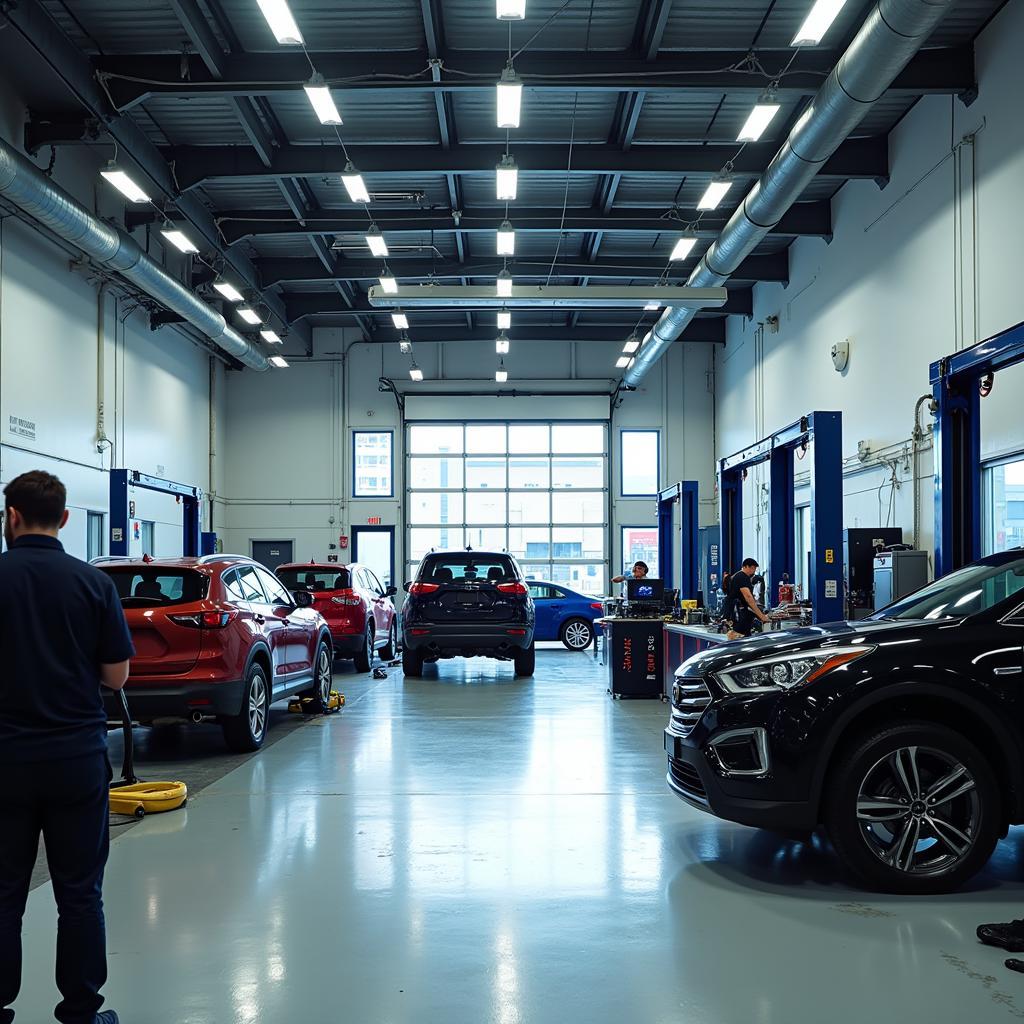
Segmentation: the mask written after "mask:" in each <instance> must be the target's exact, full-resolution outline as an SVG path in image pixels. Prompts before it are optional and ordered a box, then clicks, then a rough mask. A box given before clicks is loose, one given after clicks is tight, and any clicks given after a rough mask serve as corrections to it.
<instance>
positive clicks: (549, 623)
mask: <svg viewBox="0 0 1024 1024" xmlns="http://www.w3.org/2000/svg"><path fill="white" fill-rule="evenodd" d="M526 585H527V586H528V587H529V588H530V596H531V597H532V598H533V606H534V608H536V609H537V625H536V627H535V631H534V638H535V639H537V640H561V641H562V643H563V644H565V646H566V647H568V648H569V650H570V651H585V650H586V649H587V648H588V647H589V646H590V644H591V642H592V641H593V639H594V633H595V632H596V631H597V629H598V628H599V627H597V626H595V625H594V619H597V618H600V617H601V614H602V612H603V611H604V606H603V605H602V604H601V602H600V601H596V600H595V599H594V598H592V597H588V596H587V595H586V594H580V593H578V592H577V591H575V590H570V589H569V588H568V587H564V586H562V584H561V583H548V582H547V581H546V580H527V581H526Z"/></svg>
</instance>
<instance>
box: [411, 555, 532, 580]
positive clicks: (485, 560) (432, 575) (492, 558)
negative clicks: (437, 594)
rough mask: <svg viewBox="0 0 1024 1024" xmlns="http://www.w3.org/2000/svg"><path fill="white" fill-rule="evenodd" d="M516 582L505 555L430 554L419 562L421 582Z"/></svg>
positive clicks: (507, 557)
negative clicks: (420, 565)
mask: <svg viewBox="0 0 1024 1024" xmlns="http://www.w3.org/2000/svg"><path fill="white" fill-rule="evenodd" d="M514 579H517V576H516V570H515V565H514V564H513V562H512V559H511V558H509V556H508V555H483V554H481V555H477V554H474V553H473V552H472V551H467V552H466V553H465V554H461V553H460V554H454V555H433V556H429V557H427V558H426V559H424V561H423V567H422V569H421V570H420V581H421V582H423V583H504V582H506V581H508V580H514Z"/></svg>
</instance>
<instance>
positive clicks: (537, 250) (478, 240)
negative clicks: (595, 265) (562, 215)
mask: <svg viewBox="0 0 1024 1024" xmlns="http://www.w3.org/2000/svg"><path fill="white" fill-rule="evenodd" d="M513 216H514V214H513ZM512 223H513V226H514V225H515V220H513V221H512ZM585 237H586V235H585V234H584V233H582V232H579V231H567V232H565V233H564V234H563V235H562V243H561V245H560V246H558V232H557V231H519V232H517V233H516V255H515V260H514V261H513V262H516V261H518V260H521V259H531V258H538V257H541V258H543V259H545V260H548V261H550V260H551V258H552V257H553V256H554V255H555V247H556V246H558V252H559V258H565V257H567V256H578V255H579V254H580V252H581V251H582V247H583V241H584V239H585ZM468 238H469V255H470V256H471V257H472V258H473V259H498V257H497V255H496V252H495V241H496V239H495V235H494V234H493V233H491V232H489V231H488V232H474V233H473V234H471V235H469V236H468Z"/></svg>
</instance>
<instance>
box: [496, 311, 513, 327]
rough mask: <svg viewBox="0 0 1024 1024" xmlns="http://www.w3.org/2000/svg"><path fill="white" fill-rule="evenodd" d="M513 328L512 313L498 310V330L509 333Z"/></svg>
mask: <svg viewBox="0 0 1024 1024" xmlns="http://www.w3.org/2000/svg"><path fill="white" fill-rule="evenodd" d="M511 326H512V313H511V312H510V311H509V310H507V309H499V310H498V330H499V331H507V330H508V329H509V328H510V327H511Z"/></svg>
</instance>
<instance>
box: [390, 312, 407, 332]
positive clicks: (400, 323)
mask: <svg viewBox="0 0 1024 1024" xmlns="http://www.w3.org/2000/svg"><path fill="white" fill-rule="evenodd" d="M391 321H392V323H393V324H394V325H395V326H396V327H397V328H398V329H399V330H400V331H407V330H408V329H409V318H408V317H407V316H406V315H405V314H404V313H403V312H402V311H401V310H400V309H396V310H395V311H394V313H392V314H391Z"/></svg>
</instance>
